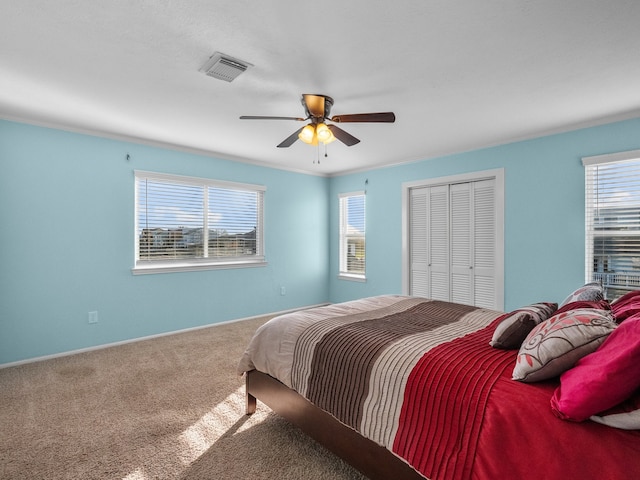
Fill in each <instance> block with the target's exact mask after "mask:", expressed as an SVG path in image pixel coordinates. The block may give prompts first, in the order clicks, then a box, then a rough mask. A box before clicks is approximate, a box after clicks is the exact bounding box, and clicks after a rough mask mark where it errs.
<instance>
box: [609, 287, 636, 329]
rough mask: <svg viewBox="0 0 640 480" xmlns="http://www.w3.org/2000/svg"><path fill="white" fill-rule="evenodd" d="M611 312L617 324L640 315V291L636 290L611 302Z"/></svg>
mask: <svg viewBox="0 0 640 480" xmlns="http://www.w3.org/2000/svg"><path fill="white" fill-rule="evenodd" d="M611 312H612V313H613V317H614V318H615V319H616V322H618V323H620V322H622V321H623V320H625V319H627V318H629V317H631V316H633V315H635V314H636V313H640V290H634V291H632V292H629V293H627V294H625V295H623V296H622V297H620V298H617V299H616V300H614V301H613V302H611Z"/></svg>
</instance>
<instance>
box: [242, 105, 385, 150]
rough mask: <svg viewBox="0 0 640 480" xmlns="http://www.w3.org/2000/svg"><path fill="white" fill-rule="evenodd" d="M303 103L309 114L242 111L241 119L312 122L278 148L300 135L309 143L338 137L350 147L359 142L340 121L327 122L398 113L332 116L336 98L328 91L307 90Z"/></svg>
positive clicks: (378, 120) (382, 119)
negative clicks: (278, 115)
mask: <svg viewBox="0 0 640 480" xmlns="http://www.w3.org/2000/svg"><path fill="white" fill-rule="evenodd" d="M301 103H302V106H303V107H304V111H305V113H306V115H307V116H306V117H305V118H302V117H270V116H259V115H243V116H241V117H240V119H241V120H295V121H298V122H306V121H307V120H310V123H308V124H307V125H305V126H304V127H300V128H299V129H298V130H296V131H295V132H293V133H292V134H291V135H290V136H288V137H287V138H285V139H284V140H283V141H282V142H281V143H280V144H279V145H278V148H285V147H290V146H291V145H293V143H294V142H295V141H296V140H298V139H300V140H302V141H303V142H305V143H308V144H310V145H318V143H324V144H327V143H330V142H332V141H334V140H335V139H338V140H340V141H341V142H342V143H344V144H345V145H346V146H348V147H350V146H352V145H355V144H356V143H358V142H360V140H358V139H357V138H356V137H354V136H353V135H351V134H350V133H347V132H345V131H344V130H342V129H341V128H339V127H338V126H337V125H327V124H326V123H325V122H326V121H329V122H333V123H355V122H369V123H370V122H376V123H393V122H395V121H396V116H395V114H394V113H393V112H381V113H352V114H347V115H334V116H333V117H330V116H329V115H330V114H331V107H332V106H333V98H331V97H328V96H326V95H312V94H308V93H305V94H303V95H302V99H301Z"/></svg>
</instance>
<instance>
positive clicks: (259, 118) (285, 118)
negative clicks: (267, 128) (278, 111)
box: [240, 115, 305, 122]
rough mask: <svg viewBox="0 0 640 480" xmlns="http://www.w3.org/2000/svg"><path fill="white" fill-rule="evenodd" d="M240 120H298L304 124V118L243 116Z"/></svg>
mask: <svg viewBox="0 0 640 480" xmlns="http://www.w3.org/2000/svg"><path fill="white" fill-rule="evenodd" d="M240 120H297V121H298V122H304V121H305V119H304V118H300V117H269V116H261V115H242V116H241V117H240Z"/></svg>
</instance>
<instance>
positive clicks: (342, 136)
mask: <svg viewBox="0 0 640 480" xmlns="http://www.w3.org/2000/svg"><path fill="white" fill-rule="evenodd" d="M327 127H329V130H331V133H333V136H334V137H336V138H337V139H338V140H340V141H341V142H342V143H344V144H345V145H346V146H347V147H350V146H352V145H355V144H356V143H360V140H358V139H357V138H356V137H354V136H353V135H351V134H350V133H347V132H345V131H344V130H342V129H341V128H339V127H337V126H336V125H327Z"/></svg>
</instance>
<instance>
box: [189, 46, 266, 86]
mask: <svg viewBox="0 0 640 480" xmlns="http://www.w3.org/2000/svg"><path fill="white" fill-rule="evenodd" d="M249 67H253V65H251V64H250V63H248V62H245V61H243V60H238V59H237V58H233V57H230V56H229V55H225V54H224V53H220V52H216V53H214V54H213V55H212V56H211V58H210V59H209V60H207V63H205V64H204V65H203V66H202V68H201V69H200V71H201V72H204V73H206V74H207V75H209V76H210V77H213V78H217V79H219V80H224V81H225V82H231V81H232V80H233V79H234V78H236V77H237V76H238V75H240V74H241V73H242V72H244V71H245V70H246V69H247V68H249Z"/></svg>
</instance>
